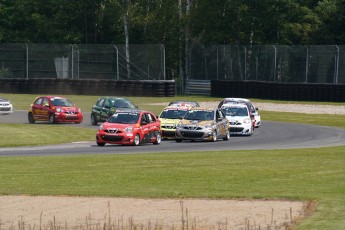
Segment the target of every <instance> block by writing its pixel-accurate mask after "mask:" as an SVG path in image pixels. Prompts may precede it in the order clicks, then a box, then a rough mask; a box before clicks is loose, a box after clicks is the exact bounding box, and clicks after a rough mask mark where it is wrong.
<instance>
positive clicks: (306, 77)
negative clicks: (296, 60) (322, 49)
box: [305, 46, 309, 83]
mask: <svg viewBox="0 0 345 230" xmlns="http://www.w3.org/2000/svg"><path fill="white" fill-rule="evenodd" d="M305 48H306V49H307V55H306V60H305V83H308V69H309V68H308V67H309V49H308V46H305Z"/></svg>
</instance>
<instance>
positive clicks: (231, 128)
mask: <svg viewBox="0 0 345 230" xmlns="http://www.w3.org/2000/svg"><path fill="white" fill-rule="evenodd" d="M242 131H243V128H236V127H230V132H242Z"/></svg>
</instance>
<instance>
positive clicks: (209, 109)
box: [190, 107, 216, 111]
mask: <svg viewBox="0 0 345 230" xmlns="http://www.w3.org/2000/svg"><path fill="white" fill-rule="evenodd" d="M190 110H205V111H215V110H216V108H210V107H194V108H191V109H190Z"/></svg>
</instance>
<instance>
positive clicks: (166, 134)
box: [162, 130, 175, 137]
mask: <svg viewBox="0 0 345 230" xmlns="http://www.w3.org/2000/svg"><path fill="white" fill-rule="evenodd" d="M162 136H165V137H175V132H172V131H164V130H162Z"/></svg>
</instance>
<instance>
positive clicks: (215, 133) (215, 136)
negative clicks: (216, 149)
mask: <svg viewBox="0 0 345 230" xmlns="http://www.w3.org/2000/svg"><path fill="white" fill-rule="evenodd" d="M212 141H213V142H216V141H217V131H213V133H212Z"/></svg>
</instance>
